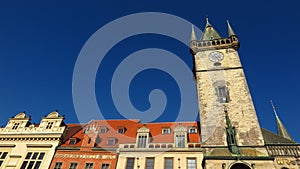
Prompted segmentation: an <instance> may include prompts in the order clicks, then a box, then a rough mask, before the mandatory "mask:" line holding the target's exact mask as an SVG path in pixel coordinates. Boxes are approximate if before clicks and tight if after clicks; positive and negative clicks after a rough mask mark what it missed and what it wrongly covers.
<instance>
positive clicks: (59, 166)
mask: <svg viewBox="0 0 300 169" xmlns="http://www.w3.org/2000/svg"><path fill="white" fill-rule="evenodd" d="M62 165H63V163H62V162H56V163H55V165H54V168H53V169H61V167H62Z"/></svg>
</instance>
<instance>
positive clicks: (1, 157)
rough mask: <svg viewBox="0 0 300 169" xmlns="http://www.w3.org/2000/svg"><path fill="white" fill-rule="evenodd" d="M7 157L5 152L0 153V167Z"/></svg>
mask: <svg viewBox="0 0 300 169" xmlns="http://www.w3.org/2000/svg"><path fill="white" fill-rule="evenodd" d="M7 155H8V152H7V151H3V152H0V167H1V165H2V164H3V163H4V161H5V159H6V157H7Z"/></svg>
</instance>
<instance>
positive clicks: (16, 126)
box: [12, 123, 20, 130]
mask: <svg viewBox="0 0 300 169" xmlns="http://www.w3.org/2000/svg"><path fill="white" fill-rule="evenodd" d="M19 125H20V123H14V125H13V127H12V129H13V130H17V129H18V128H19Z"/></svg>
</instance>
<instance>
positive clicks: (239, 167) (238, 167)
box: [230, 163, 251, 169]
mask: <svg viewBox="0 0 300 169" xmlns="http://www.w3.org/2000/svg"><path fill="white" fill-rule="evenodd" d="M230 169H251V168H250V167H249V166H247V165H246V164H243V163H235V164H233V165H232V166H231V167H230Z"/></svg>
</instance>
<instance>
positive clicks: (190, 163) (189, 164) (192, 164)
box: [187, 158, 197, 169]
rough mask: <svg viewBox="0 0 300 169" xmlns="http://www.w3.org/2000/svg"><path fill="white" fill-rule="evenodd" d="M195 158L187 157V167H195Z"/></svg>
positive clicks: (191, 168) (194, 168)
mask: <svg viewBox="0 0 300 169" xmlns="http://www.w3.org/2000/svg"><path fill="white" fill-rule="evenodd" d="M196 168H197V165H196V159H195V158H188V159H187V169H196Z"/></svg>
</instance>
